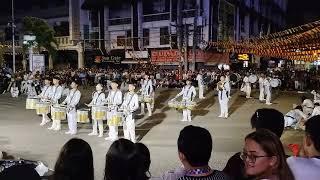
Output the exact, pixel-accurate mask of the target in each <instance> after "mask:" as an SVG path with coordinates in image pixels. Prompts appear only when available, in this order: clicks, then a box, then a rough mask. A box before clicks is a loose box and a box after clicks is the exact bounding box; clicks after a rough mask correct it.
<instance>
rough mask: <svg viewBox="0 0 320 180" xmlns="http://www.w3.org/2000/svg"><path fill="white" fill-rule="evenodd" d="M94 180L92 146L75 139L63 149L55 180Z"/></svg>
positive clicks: (56, 166) (58, 161) (56, 167)
mask: <svg viewBox="0 0 320 180" xmlns="http://www.w3.org/2000/svg"><path fill="white" fill-rule="evenodd" d="M73 179H74V180H80V179H84V180H93V179H94V169H93V157H92V150H91V147H90V145H89V144H88V143H87V142H86V141H84V140H82V139H77V138H73V139H71V140H69V141H68V142H67V143H66V144H65V145H64V146H63V147H62V149H61V152H60V155H59V157H58V160H57V162H56V165H55V167H54V174H53V180H73Z"/></svg>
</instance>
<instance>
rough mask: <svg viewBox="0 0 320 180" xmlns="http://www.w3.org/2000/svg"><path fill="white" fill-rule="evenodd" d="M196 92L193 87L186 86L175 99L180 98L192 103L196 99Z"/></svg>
mask: <svg viewBox="0 0 320 180" xmlns="http://www.w3.org/2000/svg"><path fill="white" fill-rule="evenodd" d="M196 95H197V92H196V89H195V88H194V86H191V85H186V86H184V87H183V88H182V90H181V92H180V93H179V94H177V96H176V97H180V96H182V99H183V100H188V101H193V100H194V98H195V97H196Z"/></svg>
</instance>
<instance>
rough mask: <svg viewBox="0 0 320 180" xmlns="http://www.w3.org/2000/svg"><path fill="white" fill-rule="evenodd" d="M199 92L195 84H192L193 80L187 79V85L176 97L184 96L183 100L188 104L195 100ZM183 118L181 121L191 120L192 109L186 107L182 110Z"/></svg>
mask: <svg viewBox="0 0 320 180" xmlns="http://www.w3.org/2000/svg"><path fill="white" fill-rule="evenodd" d="M196 95H197V92H196V89H195V88H194V86H192V84H191V80H190V79H187V80H186V85H185V86H184V87H183V88H182V91H181V92H180V93H179V94H177V95H176V97H175V99H176V98H178V97H180V96H182V101H185V102H186V104H188V103H191V102H193V100H194V98H195V97H196ZM182 115H183V118H182V120H181V121H189V122H191V110H189V109H187V108H185V109H183V111H182Z"/></svg>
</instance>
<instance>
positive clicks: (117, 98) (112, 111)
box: [105, 81, 122, 141]
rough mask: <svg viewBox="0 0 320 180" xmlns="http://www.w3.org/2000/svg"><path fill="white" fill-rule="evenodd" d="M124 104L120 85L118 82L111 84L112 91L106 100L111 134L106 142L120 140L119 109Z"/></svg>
mask: <svg viewBox="0 0 320 180" xmlns="http://www.w3.org/2000/svg"><path fill="white" fill-rule="evenodd" d="M121 103H122V92H121V91H120V90H119V89H118V83H117V82H116V81H112V82H111V91H109V94H108V97H107V99H106V104H107V105H108V112H107V120H108V126H109V134H108V137H106V138H105V140H109V141H115V140H117V139H118V123H119V122H116V121H118V118H119V112H118V108H119V106H120V105H121Z"/></svg>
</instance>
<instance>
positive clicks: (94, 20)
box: [89, 11, 99, 27]
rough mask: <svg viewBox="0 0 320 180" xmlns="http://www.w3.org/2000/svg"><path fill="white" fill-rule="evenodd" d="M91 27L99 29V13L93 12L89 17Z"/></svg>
mask: <svg viewBox="0 0 320 180" xmlns="http://www.w3.org/2000/svg"><path fill="white" fill-rule="evenodd" d="M89 19H90V21H91V27H99V14H98V11H91V12H90V15H89Z"/></svg>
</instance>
